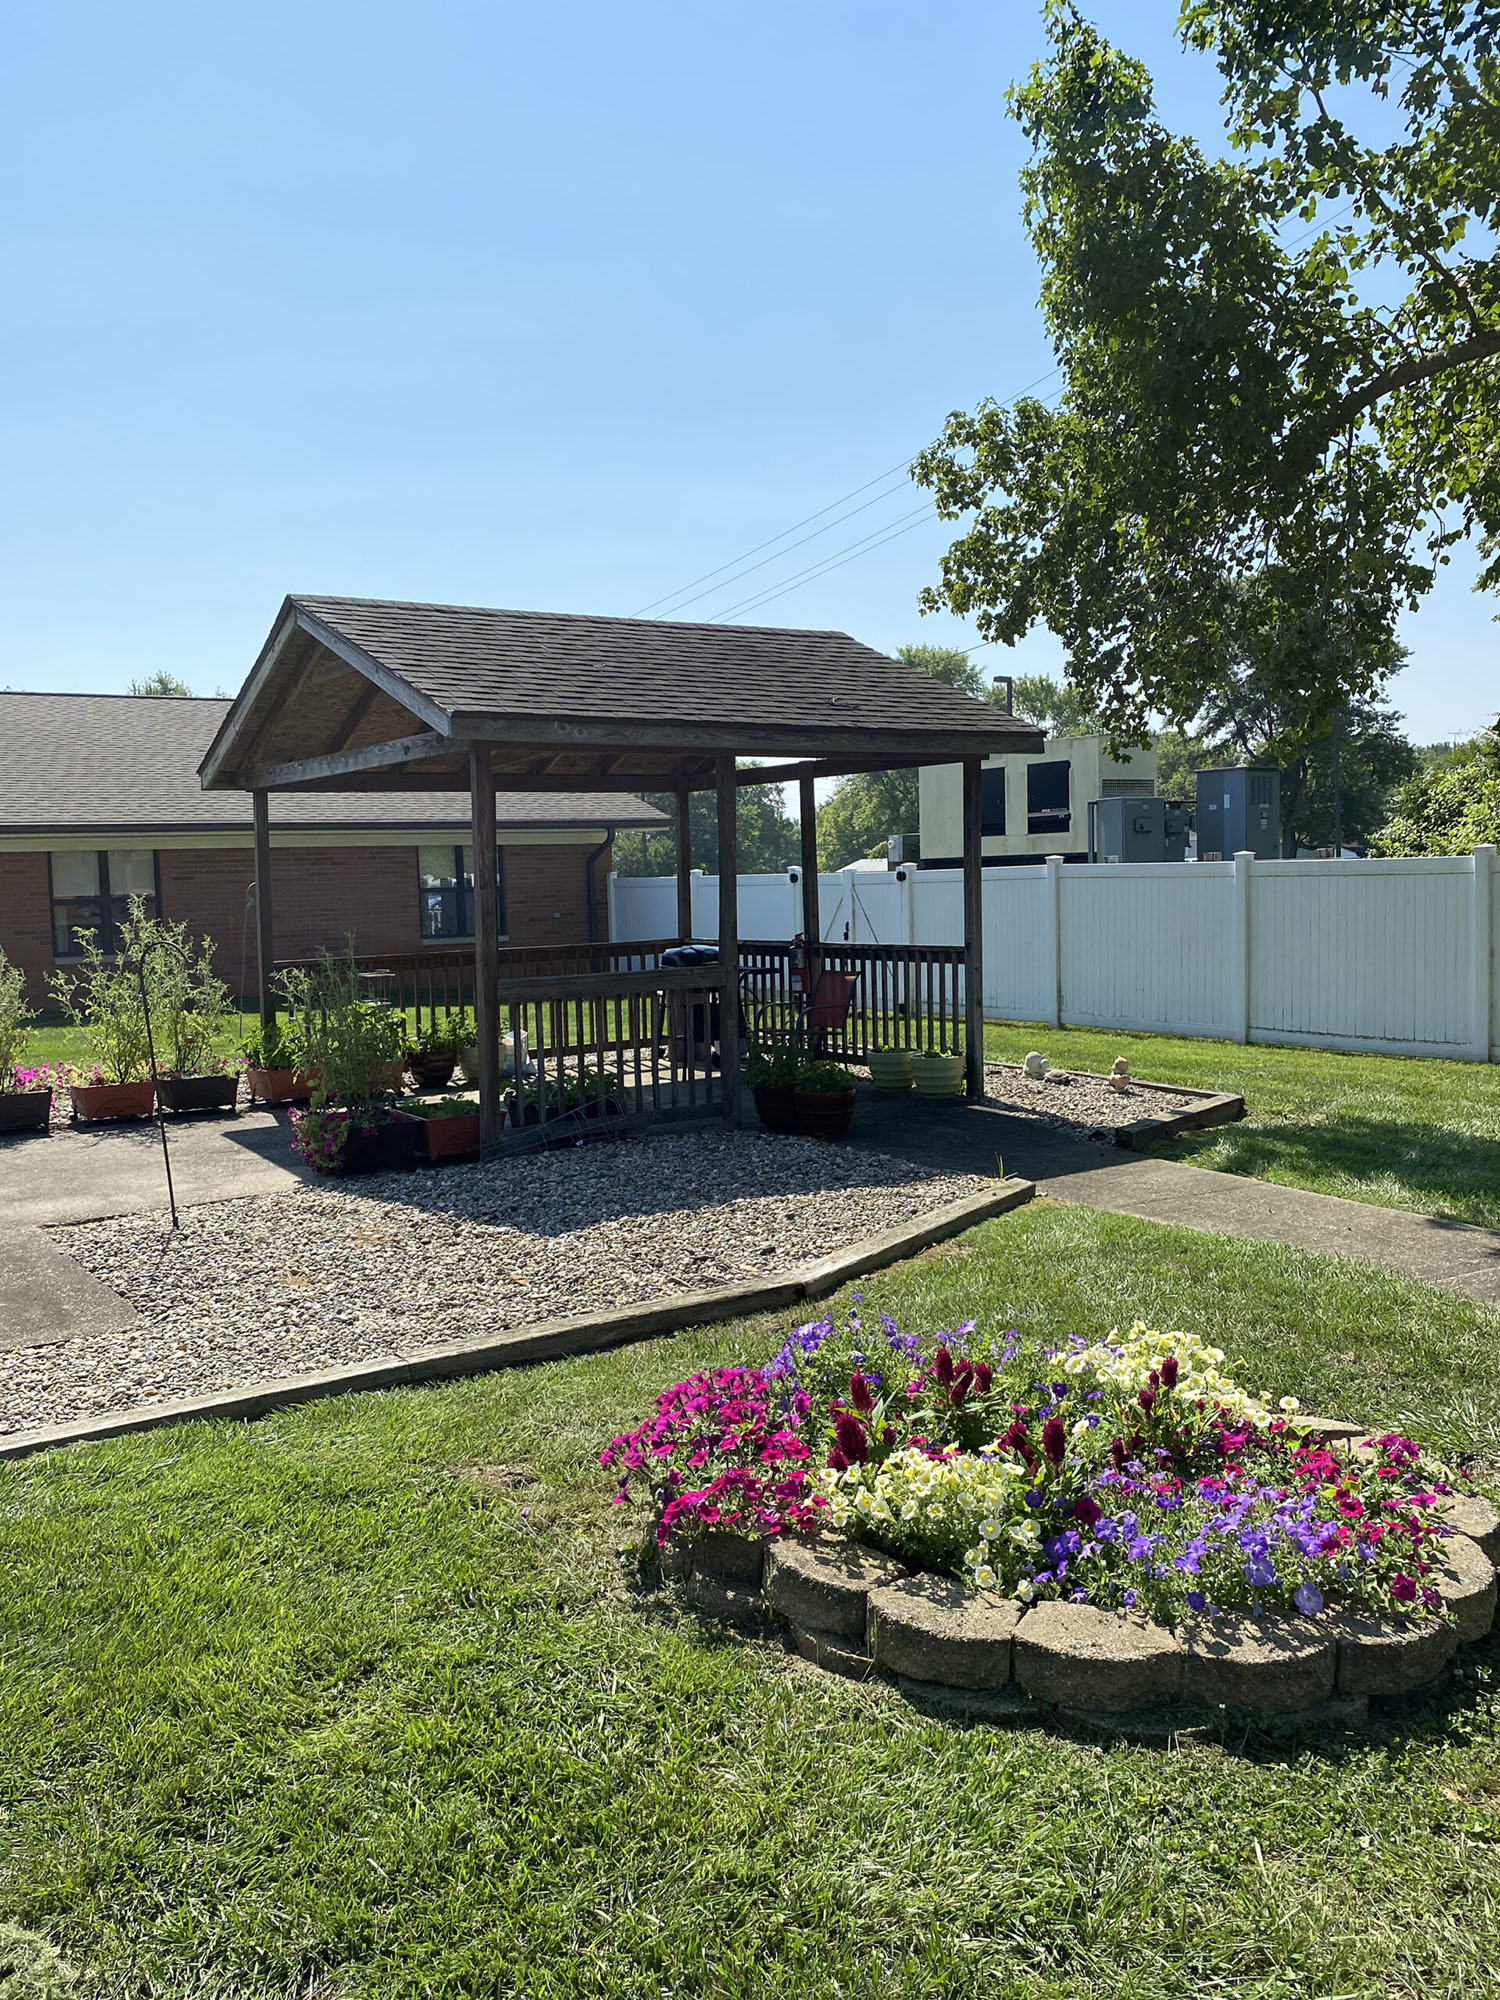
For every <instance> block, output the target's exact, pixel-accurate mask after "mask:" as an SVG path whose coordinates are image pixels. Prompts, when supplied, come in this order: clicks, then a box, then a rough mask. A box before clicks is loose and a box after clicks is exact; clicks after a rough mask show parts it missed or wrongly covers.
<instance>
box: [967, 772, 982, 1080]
mask: <svg viewBox="0 0 1500 2000" xmlns="http://www.w3.org/2000/svg"><path fill="white" fill-rule="evenodd" d="M983 769H984V766H983V764H982V762H981V760H980V759H979V758H978V757H965V759H964V1092H965V1095H966V1096H967V1097H968V1098H969V1100H970V1101H971V1102H977V1101H978V1100H979V1099H980V1098H982V1097H983V1096H984V789H983V777H982V773H983Z"/></svg>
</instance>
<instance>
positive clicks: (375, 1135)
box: [337, 1111, 422, 1174]
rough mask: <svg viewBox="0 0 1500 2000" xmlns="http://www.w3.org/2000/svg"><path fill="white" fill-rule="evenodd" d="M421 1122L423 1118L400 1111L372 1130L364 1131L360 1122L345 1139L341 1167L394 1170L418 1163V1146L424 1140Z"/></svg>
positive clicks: (380, 1171)
mask: <svg viewBox="0 0 1500 2000" xmlns="http://www.w3.org/2000/svg"><path fill="white" fill-rule="evenodd" d="M421 1124H422V1120H421V1119H420V1118H411V1117H408V1116H407V1114H406V1113H405V1112H401V1111H398V1112H397V1113H396V1115H395V1116H394V1117H393V1118H384V1119H382V1120H381V1121H380V1123H379V1124H378V1125H376V1127H375V1129H374V1130H373V1131H372V1132H362V1131H360V1129H359V1127H358V1126H357V1125H356V1126H355V1128H354V1130H353V1131H352V1132H351V1133H350V1134H349V1136H348V1138H347V1139H346V1140H345V1141H344V1151H343V1155H342V1157H341V1159H340V1161H339V1165H338V1168H337V1171H338V1172H339V1173H341V1174H393V1173H399V1172H401V1170H402V1169H403V1168H406V1167H411V1166H414V1165H415V1164H416V1152H417V1147H418V1146H419V1145H420V1144H421V1141H422V1133H421V1129H420V1128H421Z"/></svg>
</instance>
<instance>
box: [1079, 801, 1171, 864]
mask: <svg viewBox="0 0 1500 2000" xmlns="http://www.w3.org/2000/svg"><path fill="white" fill-rule="evenodd" d="M1089 828H1090V840H1089V859H1090V860H1091V861H1181V860H1183V859H1184V858H1185V857H1186V854H1187V837H1188V812H1187V808H1186V807H1185V806H1176V805H1173V804H1172V803H1171V801H1170V800H1169V799H1159V798H1155V797H1150V796H1147V797H1141V798H1134V799H1095V800H1094V801H1093V802H1092V804H1091V805H1090V806H1089Z"/></svg>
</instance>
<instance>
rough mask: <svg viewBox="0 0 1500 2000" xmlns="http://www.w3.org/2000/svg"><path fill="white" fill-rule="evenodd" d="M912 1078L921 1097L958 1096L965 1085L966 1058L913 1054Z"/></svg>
mask: <svg viewBox="0 0 1500 2000" xmlns="http://www.w3.org/2000/svg"><path fill="white" fill-rule="evenodd" d="M911 1078H912V1082H913V1083H914V1084H915V1085H916V1086H917V1095H918V1096H919V1097H957V1096H959V1095H960V1094H961V1092H962V1090H963V1087H964V1059H963V1057H962V1056H961V1055H957V1056H913V1057H912V1059H911Z"/></svg>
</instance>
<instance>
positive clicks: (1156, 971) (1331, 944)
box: [609, 847, 1500, 1062]
mask: <svg viewBox="0 0 1500 2000" xmlns="http://www.w3.org/2000/svg"><path fill="white" fill-rule="evenodd" d="M1494 859H1495V850H1494V848H1492V847H1481V848H1479V849H1477V850H1476V852H1475V853H1474V854H1473V855H1442V856H1434V857H1432V858H1430V859H1421V860H1401V861H1256V860H1254V859H1252V857H1251V856H1250V855H1248V854H1241V855H1236V857H1235V858H1234V860H1233V861H1203V862H1188V861H1183V862H1166V863H1127V864H1124V865H1119V864H1106V865H1103V866H1095V867H1086V866H1077V865H1073V866H1065V865H1064V864H1063V863H1062V862H1061V861H1057V860H1050V861H1047V862H1045V863H1044V864H1041V865H1039V866H1037V867H1034V868H1032V867H1027V868H990V869H986V870H985V877H984V1011H985V1013H986V1014H987V1015H989V1016H990V1017H991V1018H992V1019H999V1020H1019V1021H1044V1022H1046V1023H1047V1024H1048V1025H1050V1026H1053V1027H1061V1026H1074V1027H1097V1028H1136V1029H1145V1030H1147V1031H1155V1032H1157V1033H1160V1034H1173V1035H1213V1036H1221V1037H1223V1038H1225V1039H1226V1040H1229V1041H1236V1042H1247V1041H1248V1042H1285V1043H1294V1044H1302V1045H1305V1046H1308V1047H1314V1048H1332V1049H1369V1050H1373V1051H1376V1052H1379V1053H1386V1054H1394V1055H1420V1056H1453V1057H1458V1058H1460V1059H1463V1060H1466V1061H1471V1062H1491V1061H1495V1060H1497V1059H1500V951H1497V950H1496V948H1495V945H1496V941H1497V940H1500V908H1497V904H1500V870H1497V869H1496V868H1495V865H1494ZM609 894H610V936H611V938H612V939H615V940H618V941H621V942H624V941H627V940H629V939H632V938H649V937H668V936H670V935H672V934H673V932H674V930H675V927H676V913H677V900H676V886H675V884H674V883H673V881H672V880H671V879H670V878H662V877H631V876H612V877H611V878H610V885H609ZM820 914H821V917H822V925H823V936H824V939H825V940H826V941H829V942H834V941H843V942H847V943H850V944H961V943H962V942H963V878H962V876H961V874H960V872H959V871H958V870H957V869H917V868H902V869H897V870H895V871H893V872H888V871H884V870H880V869H857V868H856V869H846V870H844V871H843V872H842V873H840V874H837V875H824V876H822V877H820ZM801 922H802V895H801V889H800V887H799V885H798V879H797V873H796V871H795V870H793V871H791V872H790V873H789V874H787V875H742V876H741V877H740V917H739V927H740V935H741V937H745V938H790V937H791V936H792V935H793V934H794V932H795V931H796V930H797V929H799V928H800V926H801ZM717 930H718V883H717V881H716V880H715V878H714V877H713V876H711V875H698V876H695V877H694V878H693V931H694V935H695V936H697V937H703V938H711V937H714V936H716V935H717Z"/></svg>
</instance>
